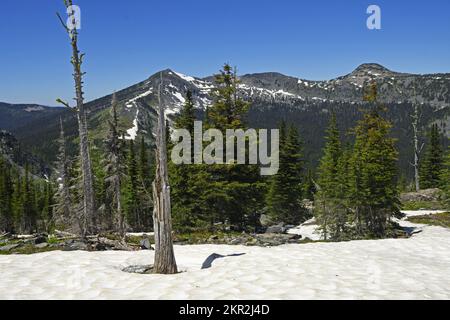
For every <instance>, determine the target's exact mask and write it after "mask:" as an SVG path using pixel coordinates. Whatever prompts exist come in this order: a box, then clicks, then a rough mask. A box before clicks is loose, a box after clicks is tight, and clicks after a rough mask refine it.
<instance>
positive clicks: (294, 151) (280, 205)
mask: <svg viewBox="0 0 450 320" xmlns="http://www.w3.org/2000/svg"><path fill="white" fill-rule="evenodd" d="M280 137H281V138H280V140H281V141H280V155H279V161H280V168H279V170H278V173H277V174H276V175H275V176H273V177H272V180H271V182H270V187H269V192H268V196H267V204H268V214H269V217H270V218H271V220H272V221H274V222H284V223H287V224H298V223H300V222H301V221H304V220H305V218H306V211H305V209H304V208H303V206H302V163H303V160H302V155H301V144H300V138H299V135H298V131H297V129H296V128H295V127H294V126H290V127H289V128H288V129H287V132H286V131H285V125H284V123H282V124H281V125H280Z"/></svg>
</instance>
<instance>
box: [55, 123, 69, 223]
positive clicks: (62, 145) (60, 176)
mask: <svg viewBox="0 0 450 320" xmlns="http://www.w3.org/2000/svg"><path fill="white" fill-rule="evenodd" d="M58 144H59V150H58V156H57V164H56V170H57V180H56V182H57V185H58V189H57V191H56V194H55V209H54V212H55V215H56V221H58V222H59V221H62V222H63V223H67V222H68V221H70V219H72V218H73V217H72V212H73V208H72V198H71V195H70V160H69V157H68V156H67V147H66V137H65V134H64V124H63V121H62V118H60V134H59V140H58Z"/></svg>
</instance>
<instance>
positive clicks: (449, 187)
mask: <svg viewBox="0 0 450 320" xmlns="http://www.w3.org/2000/svg"><path fill="white" fill-rule="evenodd" d="M440 177H441V182H442V186H441V187H442V190H443V191H444V196H445V199H444V202H445V204H446V205H447V208H449V209H450V147H449V148H448V149H447V153H446V155H445V158H444V163H443V166H442V170H441V176H440Z"/></svg>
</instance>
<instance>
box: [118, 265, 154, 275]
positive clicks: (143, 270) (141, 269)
mask: <svg viewBox="0 0 450 320" xmlns="http://www.w3.org/2000/svg"><path fill="white" fill-rule="evenodd" d="M152 270H153V265H142V266H137V265H135V266H129V267H126V268H124V269H122V271H123V272H128V273H139V274H148V273H151V271H152Z"/></svg>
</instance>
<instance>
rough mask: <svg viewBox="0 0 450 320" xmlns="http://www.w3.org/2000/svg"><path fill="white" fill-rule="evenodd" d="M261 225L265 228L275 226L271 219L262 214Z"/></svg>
mask: <svg viewBox="0 0 450 320" xmlns="http://www.w3.org/2000/svg"><path fill="white" fill-rule="evenodd" d="M259 223H260V224H261V225H262V226H263V227H268V226H270V225H272V224H273V221H272V220H271V219H270V217H269V216H268V215H267V214H262V215H261V217H260V218H259Z"/></svg>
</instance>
